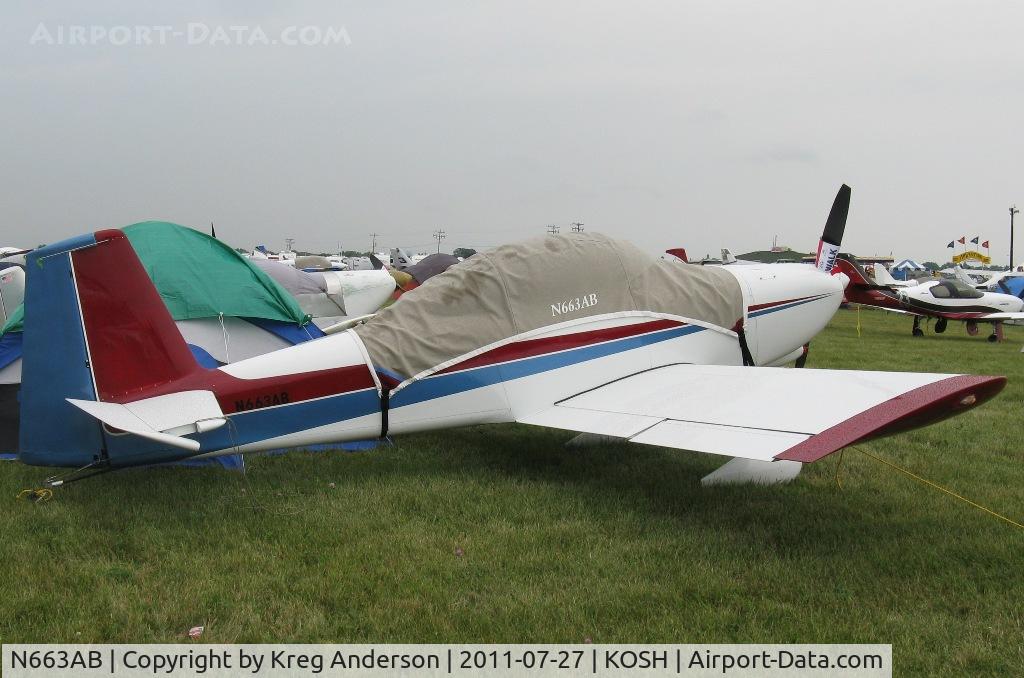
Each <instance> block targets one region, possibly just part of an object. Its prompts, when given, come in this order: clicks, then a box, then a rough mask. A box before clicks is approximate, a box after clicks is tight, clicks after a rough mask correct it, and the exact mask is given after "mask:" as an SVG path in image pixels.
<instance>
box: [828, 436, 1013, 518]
mask: <svg viewBox="0 0 1024 678" xmlns="http://www.w3.org/2000/svg"><path fill="white" fill-rule="evenodd" d="M853 449H855V450H857V451H858V452H860V453H862V454H865V455H867V456H868V457H870V458H872V459H874V460H875V461H877V462H880V463H882V464H885V465H886V466H890V467H892V468H894V469H896V470H897V471H899V472H900V473H905V474H906V475H908V476H910V477H911V478H913V479H914V480H917V481H919V482H922V483H924V484H925V485H929V486H931V487H934V488H935V489H936V490H939V491H941V492H945V493H946V494H948V495H950V496H951V497H956V498H957V499H959V500H960V501H963V502H966V503H968V504H970V505H971V506H973V507H974V508H977V509H981V510H982V511H984V512H985V513H988V514H989V515H992V516H995V517H996V518H999V520H1002V521H1005V522H1007V523H1010V524H1011V525H1013V526H1014V527H1019V528H1020V529H1022V530H1024V525H1021V524H1020V523H1018V522H1017V521H1016V520H1011V519H1010V518H1007V517H1006V516H1004V515H1003V514H1001V513H996V512H995V511H993V510H992V509H990V508H987V507H985V506H982V505H981V504H979V503H977V502H974V501H971V500H970V499H968V498H967V497H964V496H961V495H959V494H957V493H956V492H954V491H953V490H949V489H946V488H945V487H943V486H942V485H939V484H937V483H933V482H932V481H930V480H928V479H927V478H922V477H921V476H919V475H917V474H916V473H913V472H911V471H908V470H907V469H905V468H903V467H902V466H897V465H896V464H894V463H892V462H891V461H886V460H885V459H882V458H881V457H876V456H875V455H873V454H871V453H870V452H868V451H866V450H862V449H860V448H859V447H855V448H853ZM840 461H842V459H841V458H840Z"/></svg>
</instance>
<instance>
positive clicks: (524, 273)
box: [20, 186, 1006, 485]
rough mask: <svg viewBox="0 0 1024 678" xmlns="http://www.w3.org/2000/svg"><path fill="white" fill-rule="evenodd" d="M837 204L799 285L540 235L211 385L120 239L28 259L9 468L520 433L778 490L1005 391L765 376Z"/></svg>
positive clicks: (998, 382) (825, 254)
mask: <svg viewBox="0 0 1024 678" xmlns="http://www.w3.org/2000/svg"><path fill="white" fill-rule="evenodd" d="M848 202H849V189H848V188H847V187H845V186H844V187H843V189H841V190H840V193H839V195H838V196H837V198H836V202H835V204H834V205H833V210H832V213H831V214H830V217H829V223H828V225H827V226H826V230H825V235H824V236H823V242H822V244H821V246H820V247H819V256H818V266H817V267H814V266H809V265H800V264H795V265H779V264H776V265H772V266H729V267H711V266H703V267H702V266H679V265H678V264H673V263H672V262H668V261H662V260H658V259H655V258H653V257H650V256H648V255H646V254H644V253H641V252H640V251H639V250H636V249H635V248H632V246H630V245H628V244H625V243H622V242H621V241H615V240H612V239H610V238H606V237H604V236H600V235H597V234H591V233H586V234H573V235H570V236H559V237H549V238H544V239H538V240H536V241H529V242H527V243H523V244H520V245H508V246H504V247H499V248H496V249H494V250H491V251H489V252H487V253H485V254H483V255H479V256H475V257H472V258H471V259H468V260H467V261H465V262H463V263H462V264H460V265H459V266H456V267H453V268H451V269H450V270H449V271H447V272H446V273H444V274H442V275H439V276H436V277H435V278H433V279H432V280H430V281H429V282H428V283H427V284H426V285H423V286H421V287H419V288H417V289H416V290H414V291H412V292H410V293H409V294H407V295H404V296H403V297H402V298H401V299H400V300H399V301H398V302H396V303H395V304H394V305H393V306H391V307H389V308H387V309H385V310H384V311H382V312H380V313H379V314H377V315H376V316H375V317H374V318H372V319H370V320H369V321H367V322H366V323H365V324H362V325H359V326H357V327H355V328H352V329H351V330H346V331H344V332H341V333H338V334H334V335H329V336H326V337H323V338H320V339H317V340H314V341H310V342H306V343H303V344H300V345H297V346H293V347H289V348H285V349H282V350H280V351H276V352H273V353H269V354H266V355H262V356H258V357H254V358H250V359H247V360H242V361H239V362H235V363H232V364H229V365H225V366H223V367H220V368H217V369H204V368H202V367H200V366H199V365H197V364H196V362H195V360H194V359H193V357H192V354H191V353H190V352H189V350H188V348H187V347H186V345H185V342H184V341H183V340H182V338H181V335H180V333H179V332H178V330H177V329H176V327H175V325H174V322H173V320H172V319H171V317H170V315H168V313H167V310H166V308H165V307H164V304H163V302H162V301H161V299H160V297H159V295H158V294H157V293H156V291H155V290H154V288H153V286H152V284H151V283H150V281H149V278H148V277H147V276H146V273H145V271H144V270H143V268H142V266H141V265H140V264H139V261H138V259H137V257H136V256H135V253H134V251H133V250H132V247H131V244H130V243H129V241H128V240H127V239H126V238H125V237H124V235H123V234H122V233H121V232H120V231H116V230H108V231H99V232H97V233H95V234H92V235H88V236H82V237H79V238H76V239H72V240H67V241H64V242H61V243H57V244H55V245H51V246H48V247H45V248H42V249H40V250H36V251H34V252H33V253H31V254H30V255H29V259H30V262H29V266H28V269H29V271H30V276H31V277H32V280H31V281H30V283H29V284H28V286H27V290H28V297H29V298H28V300H27V303H26V308H27V310H28V314H27V316H26V318H25V353H24V374H25V378H24V386H23V391H22V393H21V406H22V408H23V409H22V421H23V422H24V423H23V425H22V428H21V445H20V449H21V451H20V458H21V460H22V461H24V462H26V463H28V464H35V465H50V466H72V467H78V471H77V472H75V473H74V474H73V475H71V476H66V477H65V479H63V480H56V479H54V480H52V483H51V484H54V485H56V484H60V483H61V482H65V481H66V479H68V478H77V477H83V476H85V475H88V474H91V473H94V472H102V471H106V470H110V469H114V468H119V467H126V466H134V465H141V464H152V463H156V462H167V461H174V460H178V459H183V458H188V457H195V456H210V455H217V454H225V453H234V452H238V451H240V452H257V451H260V450H267V449H273V448H282V447H291V446H302V445H311V444H319V443H331V442H340V441H348V440H360V439H366V438H369V437H376V436H388V435H392V434H404V433H413V432H417V431H425V430H430V429H443V428H449V427H455V426H467V425H471V424H480V423H495V422H521V423H526V424H533V425H538V426H546V427H555V428H561V429H566V430H570V431H576V432H585V433H593V434H598V435H607V436H614V437H617V438H620V439H622V440H624V441H629V442H634V443H643V444H649V445H658V446H666V447H673V448H679V449H684V450H695V451H699V452H707V453H713V454H719V455H724V456H726V457H735V458H736V459H734V460H733V461H732V462H730V463H727V464H726V465H725V467H723V468H721V469H719V470H718V471H715V472H714V473H712V474H711V476H709V480H710V481H722V480H725V481H736V480H747V481H749V480H755V481H761V482H771V481H777V480H780V479H785V478H791V477H793V476H794V475H795V474H796V473H797V472H798V471H799V468H800V464H801V463H806V462H813V461H816V460H818V459H821V458H822V457H824V456H826V455H828V454H831V453H832V452H835V451H837V450H839V449H842V448H843V447H846V446H848V445H851V444H854V443H857V442H860V441H863V440H867V439H871V438H874V437H877V436H882V435H888V434H892V433H897V432H900V431H905V430H907V429H911V428H914V427H918V426H923V425H926V424H930V423H932V422H934V421H937V420H940V419H944V418H946V417H949V416H952V415H955V414H959V413H961V412H964V411H966V410H968V409H971V408H972V407H974V406H976V405H978V404H980V403H982V402H984V401H986V400H988V399H989V398H991V397H993V396H994V395H995V394H996V393H998V392H999V391H1000V390H1001V389H1002V388H1003V386H1004V385H1005V381H1006V380H1005V378H1004V377H988V376H984V377H983V376H965V375H951V374H919V373H891V372H867V371H855V370H850V371H847V370H819V369H802V370H799V369H783V368H777V367H767V366H766V365H772V364H777V363H780V362H782V361H786V360H791V359H793V358H795V357H796V356H798V355H800V354H801V353H802V347H803V345H804V344H806V343H807V342H808V341H809V340H810V339H811V338H812V337H813V336H814V335H815V334H817V333H818V332H819V331H820V330H821V329H822V328H824V327H825V325H826V324H827V323H828V322H829V320H830V319H831V317H832V315H833V313H834V312H835V310H836V309H837V308H838V306H839V304H840V302H841V300H842V297H843V286H844V282H845V280H846V278H845V276H841V275H831V274H830V273H829V270H830V268H831V266H832V264H833V263H834V261H835V256H836V254H837V253H838V244H839V237H840V236H841V232H842V227H843V225H844V224H845V220H846V211H847V207H848ZM538 253H543V256H538ZM615 266H618V269H616V268H615ZM620 272H621V273H620ZM55 322H56V323H59V325H60V327H59V331H57V330H56V329H55V328H54V327H53V323H55ZM43 323H48V324H49V325H50V327H49V328H48V331H43V327H42V325H43Z"/></svg>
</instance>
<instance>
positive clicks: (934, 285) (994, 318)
mask: <svg viewBox="0 0 1024 678" xmlns="http://www.w3.org/2000/svg"><path fill="white" fill-rule="evenodd" d="M837 268H838V269H839V270H840V271H841V272H842V273H844V274H846V276H847V277H848V278H849V279H850V284H849V285H848V286H847V288H846V299H847V300H848V301H850V302H853V303H855V304H863V305H866V306H875V307H878V308H884V309H886V310H889V311H896V312H898V313H907V314H909V315H912V316H914V327H913V334H914V336H915V337H920V336H924V330H923V329H921V318H922V317H929V318H936V321H935V332H936V334H942V333H943V332H945V331H946V327H947V325H948V323H949V321H950V320H962V321H964V322H965V323H966V324H967V333H968V334H970V335H971V336H974V335H976V334H977V333H978V324H979V323H988V324H991V325H992V334H991V335H990V336H989V338H988V340H989V341H999V340H1000V339H1001V338H1002V325H1003V324H1004V323H1009V324H1024V300H1022V299H1020V298H1019V297H1015V296H1013V295H1012V294H1002V293H999V292H982V291H980V290H977V289H975V288H974V287H972V286H971V285H968V284H967V283H965V282H963V281H961V280H957V279H941V280H926V281H924V282H919V283H918V284H917V285H914V286H911V287H895V286H893V285H890V284H878V283H876V282H873V281H871V280H870V279H869V277H868V274H867V272H865V270H864V269H863V267H861V265H860V264H859V263H858V262H857V261H856V260H855V259H852V258H849V257H845V256H844V257H841V258H840V260H839V262H838V265H837ZM876 271H877V269H876Z"/></svg>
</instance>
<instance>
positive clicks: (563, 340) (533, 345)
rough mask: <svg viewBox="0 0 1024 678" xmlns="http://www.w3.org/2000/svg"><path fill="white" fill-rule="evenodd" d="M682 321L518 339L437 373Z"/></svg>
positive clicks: (610, 339)
mask: <svg viewBox="0 0 1024 678" xmlns="http://www.w3.org/2000/svg"><path fill="white" fill-rule="evenodd" d="M685 324H686V323H684V322H680V321H678V320H652V321H650V322H644V323H636V324H632V325H621V326H619V327H608V328H605V329H600V330H590V331H589V332H576V333H574V334H562V335H559V336H557V337H543V338H541V339H527V340H525V341H517V342H514V343H511V344H506V345H504V346H499V347H497V348H494V349H491V350H490V351H487V352H486V353H481V354H480V355H477V356H473V357H472V358H469V359H468V360H463V361H462V362H460V363H458V364H455V365H452V366H451V367H447V368H445V369H443V370H441V371H440V372H438V374H447V373H450V372H460V371H462V370H471V369H473V368H475V367H484V366H487V365H494V364H496V363H505V362H509V361H511V360H519V359H521V358H532V357H533V356H537V355H542V354H545V353H557V352H558V351H567V350H569V349H573V348H580V347H581V346H588V345H590V344H599V343H601V342H604V341H612V340H615V339H623V338H625V337H632V336H636V335H640V334H647V333H649V332H657V331H660V330H667V329H669V328H672V327H679V326H681V325H685Z"/></svg>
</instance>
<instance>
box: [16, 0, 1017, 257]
mask: <svg viewBox="0 0 1024 678" xmlns="http://www.w3.org/2000/svg"><path fill="white" fill-rule="evenodd" d="M39 4H40V3H35V2H22V1H21V0H15V1H12V0H7V1H6V2H5V3H4V4H3V7H2V9H0V59H2V64H3V68H2V69H0V87H2V89H0V92H2V99H0V101H2V106H0V120H2V123H3V124H2V125H0V149H2V152H3V162H2V164H0V186H2V187H3V188H2V194H0V195H2V196H3V200H2V210H3V212H2V234H3V236H2V238H0V241H2V242H0V244H4V245H7V244H11V245H14V244H18V245H34V244H38V243H40V242H53V241H55V240H58V239H60V238H64V237H67V236H71V235H75V234H78V233H82V232H87V231H91V230H96V229H98V228H105V227H116V226H123V225H127V224H129V223H133V222H136V221H141V220H144V219H165V220H170V221H176V222H178V223H181V224H185V225H189V226H194V227H198V228H206V227H208V224H209V222H210V221H211V220H214V221H215V222H216V224H217V231H218V235H220V236H221V237H222V238H223V239H225V240H227V241H229V242H231V243H232V244H236V245H241V246H251V245H253V244H255V243H257V242H266V243H267V244H268V245H270V246H271V247H280V246H281V245H282V244H283V240H284V238H285V237H294V238H295V239H296V246H297V248H299V249H307V250H333V249H334V248H336V247H337V244H338V242H339V241H340V242H341V243H343V245H344V246H345V247H346V248H351V249H364V248H367V247H369V234H370V233H371V232H374V231H376V232H377V233H380V234H381V236H380V238H379V241H380V242H381V243H383V244H386V245H399V244H400V245H404V246H408V247H419V248H426V247H429V246H431V243H432V241H431V235H430V234H431V232H432V231H434V230H435V229H436V228H438V227H441V228H444V229H445V230H446V231H447V232H448V239H447V240H445V242H444V248H446V249H450V248H452V247H457V246H460V245H464V246H470V247H483V246H493V245H497V244H501V243H503V242H507V241H510V240H516V239H520V238H523V237H526V236H530V235H535V234H541V233H543V232H544V228H545V226H546V225H547V224H549V223H556V224H559V225H560V226H561V227H562V229H563V230H567V229H568V224H569V222H571V221H575V220H577V219H578V220H581V221H583V222H585V224H586V226H585V228H586V229H588V230H599V231H602V232H605V233H608V234H610V235H614V236H620V237H625V238H628V239H630V240H632V241H634V242H636V243H637V244H638V245H640V246H641V247H643V248H645V249H647V250H649V251H651V252H656V251H660V250H663V249H665V248H667V247H673V246H683V247H686V249H687V250H688V251H689V252H690V253H691V254H692V255H697V256H702V255H704V254H705V253H707V252H711V253H714V254H717V252H718V250H719V248H721V247H723V246H725V247H730V248H731V249H732V250H733V251H734V252H744V251H748V250H751V249H764V248H767V247H768V246H769V245H770V244H771V241H772V237H773V236H774V235H778V238H779V242H780V243H783V244H788V245H790V246H792V247H794V248H797V249H805V250H806V249H810V248H812V247H813V246H814V245H815V244H816V242H817V237H818V235H819V234H820V231H821V227H822V225H823V223H824V219H825V215H826V213H827V211H828V208H829V206H830V205H831V202H832V198H833V196H834V194H835V191H836V189H837V188H838V186H839V184H840V183H842V182H844V181H845V182H847V183H849V184H850V185H851V186H852V187H853V205H852V207H851V212H850V222H849V226H848V228H847V237H846V242H845V243H844V245H845V247H844V249H848V250H850V251H854V252H856V253H860V254H873V253H884V254H888V253H889V252H893V253H894V255H895V256H896V257H897V258H902V257H905V256H909V257H914V258H917V259H919V260H926V259H932V260H937V261H945V260H947V259H948V257H949V255H950V254H951V250H947V249H945V245H946V243H947V242H949V241H950V240H952V239H954V238H959V237H960V236H962V235H966V236H967V237H968V238H971V237H973V236H975V235H980V236H981V237H982V239H984V238H988V239H989V240H990V241H991V244H992V255H993V257H995V258H996V261H997V262H998V263H1005V262H1006V256H1007V250H1008V219H1009V215H1008V212H1007V208H1008V207H1009V205H1010V204H1011V203H1012V202H1014V201H1016V202H1019V203H1020V204H1021V206H1022V207H1024V176H1022V171H1021V169H1020V167H1021V161H1022V157H1021V151H1022V150H1024V143H1022V142H1021V139H1020V135H1021V129H1022V117H1021V113H1022V111H1024V105H1022V103H1024V52H1022V40H1024V3H1020V2H1009V1H1008V2H986V1H984V0H982V1H974V2H970V3H968V2H956V3H953V2H900V3H893V2H889V1H886V2H880V1H876V0H861V1H860V2H820V1H814V2H812V1H807V2H786V1H782V2H778V1H776V2H771V3H764V2H753V1H749V2H742V3H740V2H723V1H720V0H708V1H706V2H639V3H634V2H630V3H627V2H623V1H621V0H620V1H619V2H608V1H605V0H600V1H589V2H576V3H569V2H557V1H551V0H545V1H543V2H532V1H530V2H515V3H511V2H507V3H503V4H502V5H500V6H499V5H498V4H497V3H487V2H431V3H427V2H412V1H409V2H398V1H392V2H387V1H384V2H374V3H369V2H366V3H361V4H358V5H357V4H346V3H337V2H326V1H325V2H304V3H292V5H293V6H292V7H290V8H288V9H285V8H284V7H283V5H285V4H286V3H273V2H269V1H266V0H264V1H260V2H213V3H199V2H181V3H175V5H174V6H173V7H171V6H170V3H157V2H151V3H147V2H131V3H128V2H122V3H114V2H103V1H94V2H90V3H89V4H88V6H85V3H79V2H53V3H48V5H47V7H45V8H42V7H39V6H38V5H39ZM279 5H282V6H279ZM40 23H42V24H43V25H44V26H45V27H46V31H47V32H48V33H49V34H50V36H51V37H52V38H54V39H56V38H57V30H58V28H59V27H62V26H63V27H65V30H67V27H69V26H71V25H84V26H92V25H98V26H100V27H103V28H105V29H111V28H112V27H115V26H129V27H132V30H135V29H134V27H135V26H145V27H149V26H162V25H168V26H171V27H172V28H173V30H177V31H183V32H186V35H185V36H184V37H182V38H179V39H175V38H173V37H172V36H168V38H167V44H165V45H162V46H161V45H149V46H145V45H141V46H140V45H135V44H133V41H132V42H130V43H129V44H128V45H122V46H118V45H112V44H110V43H111V42H112V41H113V37H114V36H113V34H111V36H110V39H108V40H102V39H101V40H99V41H98V43H99V44H90V45H67V44H64V45H59V44H47V40H45V39H37V40H36V44H30V41H31V40H32V39H33V36H36V37H37V38H40V36H39V35H38V34H37V31H38V27H39V24H40ZM190 23H192V24H201V25H202V26H204V27H205V28H206V29H207V30H208V31H209V32H210V34H211V36H212V34H213V31H215V30H216V29H217V27H223V29H224V30H228V29H229V27H231V26H248V27H249V30H248V31H246V32H245V33H244V35H243V38H242V42H243V43H244V42H245V41H247V40H249V39H250V38H251V37H252V35H253V33H254V31H255V29H256V27H257V26H258V27H260V28H261V29H262V31H263V32H264V34H265V35H266V36H267V38H268V39H270V40H274V39H278V38H279V37H281V36H282V30H284V29H285V28H286V27H288V26H306V25H312V26H316V27H319V28H320V29H322V30H326V29H328V28H330V27H335V28H338V27H343V28H344V29H345V32H346V33H347V35H348V36H349V38H350V44H344V42H340V43H338V44H333V45H326V46H325V45H316V46H305V45H297V46H283V45H252V46H249V45H245V44H230V45H223V44H214V45H211V44H207V43H208V42H209V40H210V38H207V40H206V41H203V40H199V42H202V43H203V44H189V41H188V36H187V29H188V27H189V24H190ZM194 30H195V31H196V35H195V37H198V38H202V35H201V32H202V29H200V28H196V29H194ZM292 35H293V36H294V34H292ZM66 39H67V38H65V40H66ZM231 39H232V40H233V41H234V40H235V39H234V37H233V36H231ZM133 40H134V39H133ZM1020 223H1021V225H1024V220H1020ZM1017 244H1018V246H1017V248H1016V249H1017V259H1018V260H1020V259H1024V230H1021V233H1020V237H1019V238H1018V241H1017Z"/></svg>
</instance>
